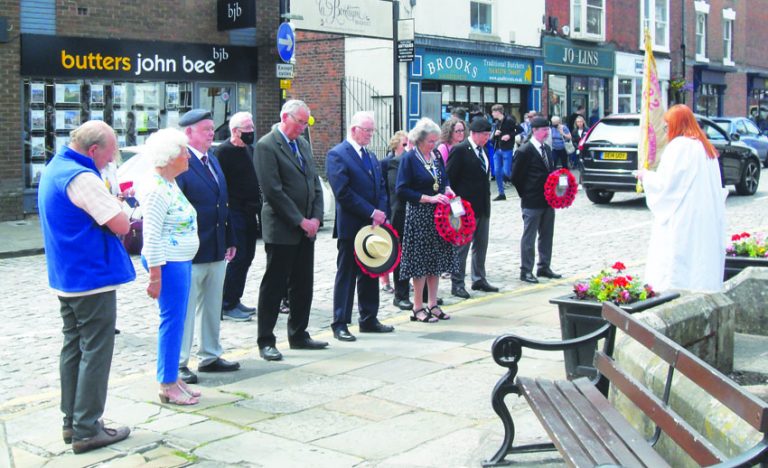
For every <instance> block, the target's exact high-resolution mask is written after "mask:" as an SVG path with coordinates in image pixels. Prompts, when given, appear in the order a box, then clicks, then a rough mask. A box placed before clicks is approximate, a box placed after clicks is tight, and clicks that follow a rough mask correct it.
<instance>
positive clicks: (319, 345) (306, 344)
mask: <svg viewBox="0 0 768 468" xmlns="http://www.w3.org/2000/svg"><path fill="white" fill-rule="evenodd" d="M289 346H290V347H291V349H323V348H327V347H328V342H327V341H318V340H313V339H312V338H307V339H306V340H304V341H297V342H295V343H289Z"/></svg>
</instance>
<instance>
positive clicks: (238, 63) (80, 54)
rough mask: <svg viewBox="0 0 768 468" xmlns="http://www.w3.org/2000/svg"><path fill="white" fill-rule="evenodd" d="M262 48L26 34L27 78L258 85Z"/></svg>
mask: <svg viewBox="0 0 768 468" xmlns="http://www.w3.org/2000/svg"><path fill="white" fill-rule="evenodd" d="M257 68H258V67H257V62H256V49H255V48H253V47H236V46H229V45H226V46H223V45H206V44H177V43H172V42H151V41H127V40H116V39H92V38H81V37H60V36H47V35H37V34H22V35H21V74H22V75H24V76H41V77H42V76H50V77H73V78H75V77H76V78H90V77H93V78H105V79H110V78H111V79H124V80H127V79H133V80H214V79H215V80H229V81H256V76H257Z"/></svg>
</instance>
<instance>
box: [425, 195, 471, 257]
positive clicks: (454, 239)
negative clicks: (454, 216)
mask: <svg viewBox="0 0 768 468" xmlns="http://www.w3.org/2000/svg"><path fill="white" fill-rule="evenodd" d="M461 203H462V205H464V215H463V216H461V217H460V218H459V227H458V229H457V228H456V227H454V225H453V224H451V205H450V204H445V205H443V204H438V205H437V206H435V228H437V233H438V234H439V235H440V237H442V238H443V239H445V241H446V242H448V243H449V244H452V245H456V246H459V245H465V244H468V243H469V242H470V241H472V236H473V235H474V234H475V229H476V228H477V225H476V223H475V210H473V209H472V205H471V204H470V203H469V202H468V201H466V200H461Z"/></svg>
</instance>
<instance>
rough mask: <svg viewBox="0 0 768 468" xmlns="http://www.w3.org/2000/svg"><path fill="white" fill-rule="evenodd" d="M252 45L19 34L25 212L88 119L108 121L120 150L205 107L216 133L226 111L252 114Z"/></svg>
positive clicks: (223, 127)
mask: <svg viewBox="0 0 768 468" xmlns="http://www.w3.org/2000/svg"><path fill="white" fill-rule="evenodd" d="M257 68H258V67H257V61H256V48H255V47H240V46H230V45H213V44H191V43H183V44H182V43H171V42H159V41H158V42H154V41H132V40H117V39H97V38H81V37H62V36H48V35H35V34H22V35H21V80H22V86H23V103H22V119H23V120H22V121H23V122H24V132H23V143H24V152H23V157H24V165H25V168H26V171H25V173H26V176H25V187H26V189H25V192H24V211H25V212H34V211H36V198H37V193H36V192H37V189H36V187H37V184H38V182H39V180H40V175H41V174H42V171H43V170H44V168H45V164H46V162H47V161H48V160H49V159H50V158H51V157H53V155H54V154H55V153H56V151H58V149H59V148H61V147H62V146H63V145H66V144H67V143H68V141H69V132H70V131H71V130H72V129H74V128H76V127H77V126H78V125H80V124H81V123H82V122H85V121H87V120H103V121H105V122H106V123H108V124H109V125H111V126H112V127H113V128H114V129H115V131H116V133H117V137H118V143H119V145H120V147H121V148H124V147H126V146H134V145H140V144H142V143H143V142H144V140H145V139H146V137H147V136H148V135H149V134H151V133H152V132H154V131H156V130H157V129H160V128H165V127H172V126H175V125H177V123H178V119H179V116H180V115H182V114H183V113H184V112H186V111H187V110H189V109H191V108H194V107H202V108H206V109H210V110H211V112H212V114H213V117H214V122H215V125H216V128H217V139H223V138H226V135H227V134H228V129H227V122H228V121H229V117H230V116H231V115H232V114H233V113H235V112H237V111H240V110H245V111H249V112H253V110H254V100H253V85H254V83H255V82H256V78H257Z"/></svg>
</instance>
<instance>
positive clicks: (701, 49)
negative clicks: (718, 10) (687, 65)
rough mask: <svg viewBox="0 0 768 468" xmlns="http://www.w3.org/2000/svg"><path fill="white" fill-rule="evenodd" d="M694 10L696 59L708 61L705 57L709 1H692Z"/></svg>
mask: <svg viewBox="0 0 768 468" xmlns="http://www.w3.org/2000/svg"><path fill="white" fill-rule="evenodd" d="M693 6H694V9H695V10H696V61H697V62H709V59H707V19H708V18H709V3H707V2H704V1H698V0H697V1H695V2H693Z"/></svg>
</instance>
